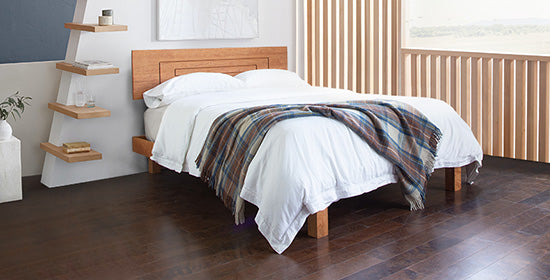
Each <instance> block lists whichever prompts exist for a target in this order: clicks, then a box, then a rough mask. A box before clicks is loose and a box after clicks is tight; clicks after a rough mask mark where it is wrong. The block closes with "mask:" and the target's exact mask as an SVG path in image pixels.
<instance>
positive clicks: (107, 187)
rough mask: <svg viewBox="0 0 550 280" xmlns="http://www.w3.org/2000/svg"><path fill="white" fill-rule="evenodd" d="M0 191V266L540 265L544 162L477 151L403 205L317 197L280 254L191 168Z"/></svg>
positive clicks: (419, 273)
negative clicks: (456, 183) (314, 230)
mask: <svg viewBox="0 0 550 280" xmlns="http://www.w3.org/2000/svg"><path fill="white" fill-rule="evenodd" d="M39 180H40V178H39V177H27V178H24V181H23V184H24V200H23V201H21V202H13V203H5V204H0V279H529V280H531V279H550V165H548V164H540V163H532V162H525V161H517V160H509V159H500V158H487V159H486V160H485V161H484V167H483V168H482V169H481V175H480V177H479V178H478V180H477V181H476V183H475V184H474V185H472V186H464V187H463V189H462V191H460V192H458V193H450V192H445V190H444V176H443V171H437V172H436V173H435V174H434V175H433V176H432V178H431V180H430V183H429V190H428V198H427V208H426V209H425V210H423V211H419V212H409V211H408V209H407V207H406V205H405V201H404V199H403V198H402V196H401V193H400V190H399V186H398V185H391V186H387V187H384V188H382V189H379V190H377V191H374V192H372V193H369V194H365V195H362V196H360V197H356V198H351V199H346V200H343V201H340V202H337V203H335V204H333V205H332V206H331V207H330V208H329V223H330V225H329V229H330V233H329V237H328V238H324V239H320V240H316V239H313V238H310V237H308V236H307V234H306V231H305V228H304V229H302V231H301V232H300V233H299V234H298V236H297V237H296V239H295V240H294V242H293V243H292V245H291V246H290V248H289V249H288V250H287V251H285V252H284V254H283V255H278V254H276V253H274V251H273V250H271V248H270V247H269V245H268V243H267V242H266V241H265V239H264V238H263V237H262V235H261V234H260V233H259V232H258V230H257V227H256V224H255V223H254V215H255V212H256V209H255V207H254V206H252V205H250V204H248V205H247V211H246V218H247V222H246V224H245V225H242V226H235V225H234V224H233V218H232V216H231V214H230V212H229V211H228V210H227V209H225V208H224V206H223V203H222V202H221V201H219V200H218V199H217V198H216V197H215V195H214V193H213V192H212V191H211V190H210V189H208V188H207V187H206V186H205V185H204V184H203V183H201V182H200V181H199V180H198V179H196V178H193V177H191V176H187V175H179V174H175V173H172V172H166V171H165V172H163V173H162V174H157V175H149V174H146V173H143V174H138V175H132V176H126V177H120V178H114V179H109V180H103V181H98V182H92V183H86V184H79V185H74V186H68V187H62V188H57V189H48V188H46V187H44V186H42V185H41V184H40V183H39Z"/></svg>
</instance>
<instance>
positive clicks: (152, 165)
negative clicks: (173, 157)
mask: <svg viewBox="0 0 550 280" xmlns="http://www.w3.org/2000/svg"><path fill="white" fill-rule="evenodd" d="M147 161H148V162H149V174H157V173H160V171H161V169H162V167H160V165H159V164H158V163H156V162H154V161H152V160H150V159H147Z"/></svg>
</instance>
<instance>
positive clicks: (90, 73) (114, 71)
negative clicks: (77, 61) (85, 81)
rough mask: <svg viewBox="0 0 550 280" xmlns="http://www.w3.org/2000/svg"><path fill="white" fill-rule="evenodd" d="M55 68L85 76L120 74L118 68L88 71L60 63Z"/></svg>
mask: <svg viewBox="0 0 550 280" xmlns="http://www.w3.org/2000/svg"><path fill="white" fill-rule="evenodd" d="M55 68H57V69H59V70H63V71H67V72H72V73H75V74H80V75H84V76H94V75H109V74H118V72H119V70H118V68H116V67H113V68H104V69H93V70H86V69H82V68H79V67H76V66H73V65H72V64H70V63H67V62H58V63H56V64H55Z"/></svg>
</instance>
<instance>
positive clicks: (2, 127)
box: [0, 120, 13, 141]
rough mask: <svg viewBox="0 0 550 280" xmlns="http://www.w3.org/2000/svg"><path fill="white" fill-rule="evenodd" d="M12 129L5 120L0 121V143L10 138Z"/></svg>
mask: <svg viewBox="0 0 550 280" xmlns="http://www.w3.org/2000/svg"><path fill="white" fill-rule="evenodd" d="M12 132H13V131H12V129H11V126H10V124H9V123H8V122H7V121H6V120H0V141H5V140H8V139H10V138H11V133H12Z"/></svg>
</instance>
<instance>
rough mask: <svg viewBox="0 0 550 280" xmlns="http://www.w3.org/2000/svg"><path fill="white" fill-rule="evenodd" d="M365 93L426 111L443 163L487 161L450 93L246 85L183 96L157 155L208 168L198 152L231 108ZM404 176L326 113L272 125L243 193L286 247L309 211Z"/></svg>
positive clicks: (264, 227)
mask: <svg viewBox="0 0 550 280" xmlns="http://www.w3.org/2000/svg"><path fill="white" fill-rule="evenodd" d="M360 99H397V100H399V101H402V102H404V103H408V104H410V105H412V106H413V107H415V108H417V109H418V110H420V111H421V112H423V113H424V114H425V115H426V116H427V117H428V119H430V120H431V121H432V122H433V123H434V124H435V125H437V127H439V129H440V130H441V131H442V132H443V137H442V139H441V141H440V144H439V148H438V156H437V158H436V163H435V168H443V167H459V166H464V165H467V164H470V163H472V162H478V163H479V165H481V160H482V157H483V152H482V150H481V147H480V146H479V144H478V142H477V141H476V139H475V138H474V136H473V134H472V132H471V130H470V128H469V127H468V125H467V124H466V123H465V122H464V121H463V120H462V119H461V118H460V117H459V116H458V115H457V114H456V113H455V111H454V110H453V109H452V108H451V107H450V106H449V105H447V104H446V103H444V102H442V101H439V100H435V99H427V98H413V97H388V96H381V95H368V94H356V93H352V92H350V91H343V90H334V89H325V88H315V87H311V88H299V89H298V88H292V89H291V88H286V89H285V88H254V89H241V90H233V91H227V92H215V93H207V94H201V95H194V96H188V97H185V98H182V99H179V100H178V101H176V102H174V103H172V104H171V105H169V106H168V107H167V109H166V112H165V114H164V117H163V120H162V123H161V125H160V129H159V131H158V135H157V137H156V141H155V145H154V147H153V156H152V157H151V159H152V160H154V161H156V162H158V163H159V164H161V165H163V166H165V167H167V168H169V169H172V170H175V171H177V172H181V171H185V172H189V174H191V175H193V176H200V171H199V170H198V169H197V167H196V165H195V159H196V158H197V156H198V154H199V153H200V151H201V149H202V146H203V143H204V141H205V140H206V137H207V134H208V131H209V128H210V126H211V124H212V123H213V121H214V120H215V119H216V117H218V116H219V115H221V114H222V113H224V112H227V111H229V110H232V109H237V108H243V107H251V106H257V105H266V104H294V103H320V102H340V101H345V100H360ZM396 181H397V178H396V176H395V174H394V171H393V167H392V165H391V164H390V163H389V162H388V161H387V160H386V159H384V158H382V157H381V156H379V155H377V154H376V153H375V152H374V151H373V150H372V149H371V148H370V147H369V146H368V144H366V143H365V142H364V141H363V140H362V139H361V138H359V136H357V135H356V134H355V133H353V132H352V131H350V129H349V128H347V127H346V126H345V125H343V124H342V123H340V122H338V121H335V120H331V119H327V118H323V117H307V118H297V119H290V120H285V121H283V122H280V123H278V124H277V125H275V126H274V127H273V128H272V129H271V130H270V131H269V132H268V134H267V135H266V137H265V139H264V141H263V142H262V145H261V146H260V148H259V150H258V152H257V154H256V156H255V157H254V160H253V161H252V162H251V164H250V166H249V170H248V173H247V175H246V180H245V184H244V186H243V189H242V192H241V197H242V198H243V199H244V200H246V201H248V202H250V203H252V204H254V205H256V206H257V207H258V209H259V210H258V213H257V215H256V218H255V220H256V223H257V224H258V228H259V230H260V231H261V233H262V234H263V235H264V236H265V238H266V239H267V240H268V242H269V243H270V244H271V246H272V247H273V249H274V250H275V251H276V252H277V253H282V252H283V251H284V250H285V249H286V248H288V246H290V244H291V242H292V240H293V239H294V237H295V236H296V234H297V233H298V231H299V230H300V228H301V227H302V225H303V224H304V223H305V221H306V218H307V217H308V215H310V214H313V213H316V212H318V211H320V210H323V209H325V208H326V207H328V206H329V205H330V204H331V203H333V202H335V201H338V200H340V199H342V198H347V197H352V196H356V195H360V194H362V193H365V192H369V191H372V190H374V189H377V188H378V187H381V186H384V185H386V184H389V183H393V182H396ZM427 195H429V192H428V194H427Z"/></svg>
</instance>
